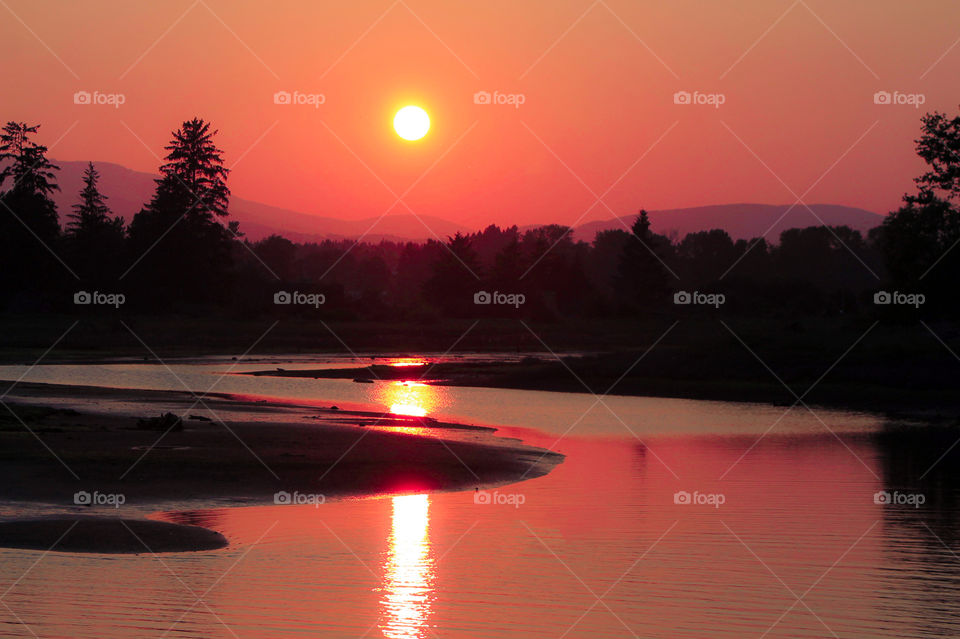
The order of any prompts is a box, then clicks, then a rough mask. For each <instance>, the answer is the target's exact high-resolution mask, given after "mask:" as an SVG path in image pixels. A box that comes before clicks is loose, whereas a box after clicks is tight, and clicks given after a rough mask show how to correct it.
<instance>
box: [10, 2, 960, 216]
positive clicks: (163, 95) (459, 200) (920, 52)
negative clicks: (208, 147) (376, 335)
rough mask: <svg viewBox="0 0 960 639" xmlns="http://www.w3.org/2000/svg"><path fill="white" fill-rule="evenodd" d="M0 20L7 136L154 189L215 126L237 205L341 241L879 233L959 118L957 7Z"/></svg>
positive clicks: (683, 7)
mask: <svg viewBox="0 0 960 639" xmlns="http://www.w3.org/2000/svg"><path fill="white" fill-rule="evenodd" d="M265 6H270V7H271V9H270V10H266V9H265V8H264V7H265ZM0 16H2V19H0V38H2V42H0V56H2V60H3V63H2V64H0V74H2V77H3V87H4V88H3V91H2V93H0V105H2V108H0V117H2V119H3V120H4V121H5V120H10V119H16V120H26V121H28V122H31V123H37V122H39V123H41V124H42V127H41V133H42V135H41V140H42V141H43V142H44V143H46V144H48V145H49V146H51V147H52V150H51V156H53V157H55V158H58V159H63V160H87V159H92V160H103V161H111V162H117V163H120V164H124V165H126V166H129V167H131V168H134V169H137V170H142V171H155V170H156V168H157V166H158V164H159V162H158V160H157V158H156V157H155V156H154V154H160V153H162V146H163V145H164V144H165V143H166V142H167V141H168V140H169V137H170V131H171V130H172V129H174V128H176V127H177V126H178V124H179V123H180V122H181V121H183V120H184V119H187V118H190V117H193V116H200V117H203V118H206V119H208V120H211V121H212V122H213V123H214V125H215V126H216V127H217V128H218V129H219V130H220V136H219V138H218V141H219V144H220V146H221V147H222V148H223V149H224V150H225V151H226V159H227V163H228V165H231V166H233V167H234V170H233V173H232V175H231V178H230V186H231V188H232V189H233V191H234V193H235V194H236V195H238V196H242V197H245V198H250V199H255V200H259V201H262V202H266V203H269V204H274V205H277V206H283V207H288V208H293V209H298V210H302V211H305V212H309V213H318V214H324V215H330V216H335V217H343V218H360V217H371V216H379V215H381V214H382V213H384V212H385V211H386V210H388V209H390V211H391V212H392V213H406V212H408V209H407V208H405V205H408V206H409V207H410V209H412V210H413V211H415V212H416V213H418V214H421V215H436V216H440V217H445V218H448V219H451V220H454V221H457V222H462V223H465V224H468V225H470V226H477V225H480V224H482V223H486V222H497V223H500V224H512V223H518V224H528V223H537V222H560V223H566V224H572V223H574V222H576V221H578V220H579V221H580V222H585V221H589V220H594V219H601V218H610V217H612V213H611V211H610V209H612V210H613V211H615V212H616V213H617V214H628V213H633V212H635V210H636V209H637V208H638V207H640V206H645V207H647V208H650V209H658V208H672V207H685V206H696V205H701V204H715V203H732V202H766V203H793V202H794V201H795V200H796V198H798V197H803V200H804V201H805V202H807V203H820V202H830V203H839V204H847V205H852V206H860V207H864V208H867V209H871V210H874V211H877V212H885V211H887V210H889V209H891V208H892V207H894V206H896V205H897V203H898V201H899V198H900V196H901V195H902V193H903V192H904V191H906V190H909V189H910V188H911V187H912V182H911V179H912V177H914V176H915V175H916V174H917V173H918V171H919V170H920V166H921V165H920V163H919V161H918V160H917V159H916V157H915V156H914V152H913V140H914V139H915V138H916V137H917V132H918V124H919V118H920V116H921V115H922V114H923V113H924V112H925V111H926V110H932V109H938V110H941V111H948V112H951V113H954V114H955V113H956V112H957V108H958V104H960V84H958V81H957V80H958V78H960V44H958V41H960V3H958V2H956V1H955V0H939V1H931V0H914V1H911V2H903V1H902V0H842V1H841V2H837V1H827V0H797V1H796V2H794V1H793V0H732V1H730V2H706V1H703V0H698V1H693V0H690V1H686V0H671V1H670V2H663V1H657V2H654V1H636V0H634V1H632V2H628V1H624V0H598V1H597V2H594V3H592V4H591V1H590V0H576V1H574V0H526V1H524V2H516V0H503V1H498V0H491V1H487V2H462V1H459V0H458V1H456V2H453V1H450V0H398V1H397V2H393V3H392V1H391V0H383V1H377V2H326V1H321V2H318V1H315V0H311V1H303V2H297V1H286V0H284V1H278V2H271V3H261V2H227V1H222V0H197V1H196V2H194V1H193V0H183V1H180V0H169V1H164V2H159V1H157V2H128V1H116V2H111V1H91V0H77V1H75V2H61V1H43V0H0ZM77 91H87V92H89V93H91V94H93V92H94V91H99V92H100V93H101V94H105V95H107V96H109V95H110V94H122V96H123V98H122V99H123V104H122V105H120V106H119V107H115V106H114V105H112V104H100V105H96V104H75V103H74V94H75V93H76V92H77ZM277 91H288V92H291V93H293V92H294V91H298V92H300V93H302V94H308V95H322V96H323V100H324V102H323V104H321V105H319V106H318V107H317V106H315V105H313V104H300V105H296V104H275V102H274V94H275V92H277ZM478 91H488V92H491V93H493V92H494V91H498V92H500V94H508V95H509V94H514V95H522V98H519V99H515V100H513V101H514V102H516V101H520V100H522V101H523V104H522V105H519V106H517V105H515V104H476V103H475V101H474V94H475V93H476V92H478ZM677 91H687V92H689V93H690V94H691V101H694V100H698V99H699V100H701V101H705V102H707V103H705V104H676V103H675V99H674V94H675V93H676V92H677ZM877 91H887V92H889V93H890V94H891V95H893V94H894V92H895V91H897V92H899V94H896V97H897V98H899V99H901V100H903V101H906V102H908V103H905V104H876V103H875V99H874V94H875V93H876V92H877ZM694 92H699V94H695V93H694ZM717 94H719V95H717ZM913 94H920V97H919V98H917V97H916V96H914V95H913ZM100 99H101V100H106V101H108V102H109V101H110V100H111V98H110V97H103V96H100ZM303 99H304V100H305V101H307V102H309V101H310V98H303ZM504 99H507V98H504ZM919 100H923V101H924V103H923V104H922V105H920V108H919V109H918V108H916V105H915V104H910V102H917V101H919ZM317 101H318V100H317ZM681 101H682V100H681ZM721 101H722V104H720V105H719V106H717V105H716V104H715V103H716V102H721ZM404 104H418V105H420V106H422V107H423V108H425V109H426V110H427V111H428V112H429V114H430V116H431V119H432V128H431V130H430V132H429V134H428V135H427V136H426V137H425V138H424V139H423V140H421V141H419V142H406V141H404V140H401V139H400V138H399V137H397V135H396V134H395V133H394V132H393V130H392V117H393V113H394V112H395V111H396V109H397V108H399V107H400V106H403V105H404ZM411 186H412V188H410V187H411ZM408 189H410V190H409V192H408V193H405V192H407V190H408ZM399 196H403V200H402V203H395V202H396V199H397V197H399ZM600 196H602V200H603V203H600V204H596V205H594V204H595V202H596V200H597V198H598V197H600ZM391 206H392V207H393V208H392V209H391V208H390V207H391ZM607 206H609V207H610V208H609V209H607V208H606V207H607ZM591 207H592V208H591Z"/></svg>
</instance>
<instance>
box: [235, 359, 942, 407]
mask: <svg viewBox="0 0 960 639" xmlns="http://www.w3.org/2000/svg"><path fill="white" fill-rule="evenodd" d="M585 357H587V358H589V357H594V358H596V356H591V355H587V356H585ZM565 363H566V360H565ZM567 365H570V364H567ZM575 366H576V364H573V367H574V372H576V368H575ZM233 374H236V375H250V376H253V377H259V376H265V377H301V378H314V379H318V378H324V379H366V380H370V381H419V382H421V383H424V384H431V385H436V386H455V387H475V388H498V389H508V390H528V391H545V392H556V393H589V392H591V391H592V392H593V393H595V394H597V395H601V396H603V395H611V396H622V397H659V398H674V399H690V400H704V401H722V402H733V403H758V404H771V405H774V406H790V405H791V404H793V403H794V401H795V400H796V398H795V397H794V396H793V395H791V394H790V393H789V392H788V391H787V389H786V388H784V387H783V385H782V384H779V383H777V381H776V380H772V383H765V382H758V381H754V380H742V379H733V378H731V379H716V380H714V379H711V380H704V379H669V378H654V377H629V378H626V379H617V378H616V377H607V376H603V375H589V374H578V375H577V377H575V376H574V375H573V374H571V372H570V370H567V368H566V366H565V365H564V364H561V363H560V362H558V361H557V360H556V359H554V360H547V359H535V358H526V359H524V360H522V361H520V362H516V363H509V362H507V363H494V364H490V363H435V364H426V365H424V366H419V367H418V366H405V367H402V368H399V367H393V366H389V365H380V364H371V365H368V366H358V367H353V368H317V369H298V370H262V371H248V372H241V373H233ZM425 376H427V377H425ZM578 377H579V379H578ZM581 380H582V383H581ZM810 383H812V382H808V383H807V385H804V384H799V385H796V384H795V386H797V387H798V388H796V389H795V391H796V390H799V391H800V392H799V393H798V394H799V395H800V397H801V398H803V399H804V401H805V403H807V404H809V405H813V406H820V407H823V408H831V409H841V410H851V411H864V412H872V413H884V414H887V415H889V416H894V417H899V418H915V419H923V420H928V419H943V418H950V417H956V416H957V415H960V399H958V397H960V396H958V395H957V393H956V391H954V390H950V389H941V388H935V389H929V390H925V391H918V390H914V389H906V388H900V387H891V386H882V385H877V384H867V383H860V384H856V383H851V382H840V383H831V382H829V381H824V382H822V383H820V384H818V385H816V387H815V388H814V389H813V390H812V391H811V392H810V398H809V399H808V398H807V397H806V396H805V394H803V393H802V391H803V389H805V388H807V387H808V386H809V384H810ZM585 384H586V386H589V387H590V390H588V389H587V387H586V386H585ZM614 384H615V385H616V386H615V389H614V390H610V391H608V389H609V388H610V386H611V385H614Z"/></svg>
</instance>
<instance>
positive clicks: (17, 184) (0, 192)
mask: <svg viewBox="0 0 960 639" xmlns="http://www.w3.org/2000/svg"><path fill="white" fill-rule="evenodd" d="M38 128H39V125H35V126H28V125H27V124H26V123H24V122H8V123H7V124H6V125H5V126H4V127H3V129H2V132H0V166H2V167H3V168H2V169H0V285H2V288H3V292H4V293H5V294H6V295H7V296H8V298H13V297H16V296H17V294H18V293H19V292H23V291H33V293H31V295H32V296H34V297H36V295H35V292H36V291H39V290H41V288H42V287H40V286H37V285H38V284H44V285H46V286H47V287H49V285H50V284H51V283H52V281H53V280H54V279H58V278H62V276H63V275H64V274H65V271H62V270H61V269H63V267H62V266H61V265H60V264H58V260H57V258H56V257H55V255H56V251H57V250H58V248H59V246H58V240H59V237H60V222H59V220H58V219H57V207H56V204H54V202H53V199H52V197H51V196H52V194H53V192H54V191H58V190H60V187H59V186H57V183H56V174H55V173H54V172H55V171H57V170H59V168H60V167H58V166H56V165H54V164H53V163H52V162H50V160H48V159H47V147H45V146H43V145H41V144H37V143H35V142H33V140H31V139H30V138H31V136H32V135H33V134H35V133H36V132H37V129H38Z"/></svg>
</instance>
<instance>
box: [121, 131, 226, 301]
mask: <svg viewBox="0 0 960 639" xmlns="http://www.w3.org/2000/svg"><path fill="white" fill-rule="evenodd" d="M216 133H217V131H211V130H210V124H209V123H207V122H204V121H203V120H201V119H198V118H194V119H193V120H188V121H186V122H184V123H183V125H182V126H181V128H180V129H178V130H177V131H175V132H174V133H173V140H172V141H171V143H170V144H169V145H168V146H167V147H165V148H166V150H167V152H168V153H167V155H166V157H165V158H164V159H165V160H166V162H165V164H163V165H162V166H161V167H160V178H159V179H157V189H156V192H155V193H154V195H153V198H152V199H151V200H150V203H149V204H148V205H147V206H146V207H144V209H142V210H141V211H140V212H139V213H137V215H136V216H135V217H134V219H133V221H132V223H131V225H130V247H131V253H132V255H131V262H134V263H135V264H134V266H133V267H132V268H131V274H132V278H133V279H134V281H135V282H136V283H137V285H138V287H140V288H142V289H145V290H144V293H145V295H144V296H138V297H141V299H143V298H145V297H146V295H149V297H150V298H151V299H152V300H153V301H154V303H155V304H157V305H166V304H169V303H172V302H181V301H183V302H188V303H210V302H213V301H215V300H216V299H217V298H218V297H220V296H222V295H224V294H225V293H227V291H226V290H225V284H226V283H227V281H228V273H229V271H230V269H231V266H232V248H233V246H234V244H235V243H234V241H233V240H234V238H235V237H236V236H237V234H238V231H237V227H236V224H231V223H228V224H226V225H225V224H224V222H222V221H221V220H222V219H223V218H226V217H227V216H228V215H229V213H228V204H229V198H230V190H229V189H228V188H227V184H226V180H227V175H228V174H229V169H227V168H225V167H224V166H223V155H222V151H221V150H220V149H219V148H217V146H216V145H215V144H214V141H213V136H214V135H216ZM138 260H139V262H138Z"/></svg>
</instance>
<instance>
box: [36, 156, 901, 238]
mask: <svg viewBox="0 0 960 639" xmlns="http://www.w3.org/2000/svg"><path fill="white" fill-rule="evenodd" d="M55 163H56V164H58V165H59V166H60V168H61V170H60V173H59V175H58V178H59V183H60V188H61V191H60V192H59V193H56V194H55V196H54V200H55V201H56V203H57V207H58V209H59V211H60V215H61V223H62V222H63V219H62V218H63V216H64V215H65V214H66V212H69V211H70V210H71V209H70V207H71V206H72V205H73V204H74V203H75V202H76V201H77V193H78V192H79V191H80V189H81V187H82V184H81V176H82V173H83V171H84V169H86V166H87V163H86V162H73V161H62V160H60V161H55ZM95 164H96V166H97V170H98V171H99V172H100V175H101V178H100V185H101V189H102V191H103V193H104V194H106V195H107V196H108V197H109V198H110V199H109V200H108V201H107V203H108V204H109V205H110V208H111V209H112V210H113V212H114V213H116V214H118V215H120V216H122V217H123V218H124V220H126V221H128V222H129V221H130V220H131V219H132V217H133V215H135V214H136V213H137V211H139V210H140V208H141V207H142V206H143V205H144V204H145V203H146V202H147V201H149V199H150V197H151V195H152V194H153V190H154V187H155V184H154V179H155V178H156V176H155V175H152V174H150V173H143V172H140V171H134V170H131V169H128V168H126V167H124V166H121V165H119V164H114V163H111V162H96V163H95ZM788 208H789V207H788V206H787V205H775V204H719V205H712V206H698V207H693V208H686V209H668V210H661V211H652V212H650V222H651V225H652V230H653V231H654V232H656V233H660V234H668V233H670V232H671V231H676V232H677V233H678V235H679V237H683V236H684V235H686V234H687V233H692V232H695V231H705V230H709V229H715V228H722V229H724V230H726V231H727V233H729V234H730V236H731V237H732V238H733V239H734V240H737V239H750V238H753V237H758V236H760V235H763V234H764V233H766V237H767V238H768V239H769V240H771V241H776V240H777V239H778V238H779V236H780V232H781V231H783V230H786V229H788V228H802V227H807V226H818V225H820V224H824V223H826V224H828V225H831V226H839V225H846V226H849V227H851V228H853V229H857V230H859V231H861V232H866V231H868V230H869V229H871V228H873V227H874V226H877V225H878V224H880V222H882V221H883V218H882V216H880V215H877V214H876V213H873V212H871V211H866V210H864V209H858V208H853V207H848V206H840V205H836V204H812V205H810V208H811V209H813V211H814V212H815V213H816V216H814V215H813V214H812V213H811V212H810V211H808V210H807V209H806V208H805V207H803V206H801V205H797V206H795V207H794V208H793V209H792V210H791V211H790V212H789V213H787V214H786V216H784V217H783V219H781V220H780V221H779V222H777V223H776V225H775V226H774V228H773V229H771V230H770V231H769V232H767V231H768V229H770V227H771V225H774V222H775V221H776V220H777V219H778V218H780V217H781V216H783V215H784V212H785V211H786V210H787V209H788ZM230 215H231V219H235V220H239V222H240V230H241V231H243V232H244V233H245V234H246V237H247V238H249V239H251V240H259V239H262V238H264V237H267V236H269V235H272V234H274V233H277V234H280V235H283V236H284V237H286V238H288V239H290V240H292V241H294V242H314V241H319V240H323V239H355V238H358V237H360V236H364V239H366V240H369V241H371V242H378V241H380V240H382V239H387V240H425V239H437V237H439V238H440V239H442V240H446V238H447V236H450V235H453V234H454V233H456V232H457V231H460V232H469V231H472V230H474V229H468V228H466V227H464V226H463V225H460V224H457V223H455V222H451V221H449V220H445V219H442V218H438V217H433V216H429V215H421V216H420V218H421V219H422V220H423V222H421V221H420V220H418V219H417V218H416V217H415V216H413V215H387V216H385V217H384V218H383V219H382V220H380V221H379V222H378V223H376V226H374V223H375V222H376V221H377V218H366V219H362V220H343V219H338V218H334V217H327V216H321V215H310V214H308V213H302V212H300V211H293V210H290V209H284V208H280V207H277V206H270V205H269V204H263V203H261V202H253V201H251V200H245V199H243V198H239V197H232V198H231V200H230ZM817 217H819V218H820V220H818V219H817ZM622 219H623V224H621V223H620V222H619V221H617V220H616V219H611V220H601V221H597V222H590V223H588V224H583V225H581V226H578V227H576V229H575V231H574V237H575V238H576V239H579V240H584V241H586V242H591V241H593V238H594V236H595V235H596V234H597V232H598V231H603V230H606V229H618V228H619V229H624V228H625V226H624V225H626V226H629V225H631V224H633V222H634V220H635V219H636V215H629V216H624V217H623V218H622ZM821 220H822V221H821ZM424 223H425V224H426V226H425V225H424ZM534 226H538V225H534ZM534 226H528V227H525V228H534ZM371 227H373V228H372V229H371ZM427 227H429V229H428V228H427ZM431 230H432V231H433V232H431ZM434 233H436V236H435V235H434Z"/></svg>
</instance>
